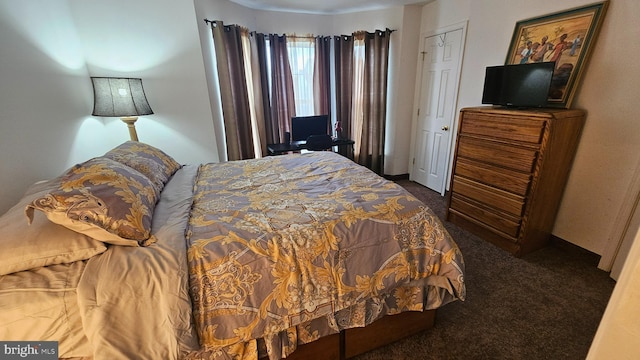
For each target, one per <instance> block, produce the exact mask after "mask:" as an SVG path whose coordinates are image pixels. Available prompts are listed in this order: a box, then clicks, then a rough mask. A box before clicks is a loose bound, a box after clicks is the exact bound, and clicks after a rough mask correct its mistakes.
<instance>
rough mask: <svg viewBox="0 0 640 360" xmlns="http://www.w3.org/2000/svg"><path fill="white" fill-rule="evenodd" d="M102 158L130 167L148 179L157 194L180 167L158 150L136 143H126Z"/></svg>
mask: <svg viewBox="0 0 640 360" xmlns="http://www.w3.org/2000/svg"><path fill="white" fill-rule="evenodd" d="M104 157H106V158H109V159H112V160H115V161H117V162H119V163H122V164H125V165H127V166H129V167H132V168H134V169H136V170H138V171H139V172H141V173H142V174H143V175H144V176H146V177H148V178H149V179H150V180H151V182H153V185H154V186H155V187H156V190H157V191H158V193H159V192H160V191H162V188H164V185H165V184H166V183H167V181H169V179H170V178H171V176H172V175H173V174H174V173H175V172H176V171H178V169H180V167H181V165H180V164H179V163H177V162H176V161H175V160H174V159H173V158H172V157H171V156H169V155H167V154H165V153H164V152H162V151H161V150H160V149H157V148H155V147H153V146H151V145H147V144H144V143H141V142H138V141H127V142H125V143H123V144H121V145H119V146H117V147H116V148H114V149H112V150H110V151H109V152H107V153H106V154H104Z"/></svg>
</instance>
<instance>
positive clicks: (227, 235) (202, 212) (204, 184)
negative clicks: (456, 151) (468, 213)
mask: <svg viewBox="0 0 640 360" xmlns="http://www.w3.org/2000/svg"><path fill="white" fill-rule="evenodd" d="M0 247H1V248H0V319H2V320H1V321H0V340H3V341H18V340H20V341H26V340H39V341H57V342H58V346H59V354H60V357H61V358H93V359H131V358H136V359H271V360H273V359H280V358H308V356H309V354H313V355H315V356H316V357H317V358H335V359H338V358H348V357H352V356H355V355H357V354H359V353H362V352H364V351H368V350H369V349H371V348H373V347H376V346H379V345H381V344H385V343H387V342H389V341H393V340H395V339H396V338H398V337H400V336H405V335H406V334H408V333H411V332H415V331H419V330H422V329H425V328H428V327H429V326H430V325H431V324H432V323H433V314H434V311H435V309H437V308H438V307H441V306H443V305H445V304H447V303H450V302H452V301H456V300H464V297H465V285H464V261H463V257H462V254H461V253H460V250H459V248H458V247H457V245H456V244H455V242H454V241H453V239H451V237H450V236H449V234H448V233H447V231H446V230H445V228H444V227H443V226H442V224H441V222H440V220H439V219H438V218H437V217H436V216H435V215H434V213H433V212H432V211H431V210H430V209H429V208H428V207H426V206H425V205H424V204H423V203H421V202H420V201H418V200H417V199H416V198H415V197H413V196H412V195H411V194H409V193H408V192H407V191H406V190H404V189H403V188H401V187H400V186H398V185H396V184H395V183H393V182H391V181H387V180H385V179H383V178H382V177H379V176H377V175H375V174H374V173H372V172H371V171H369V170H368V169H366V168H364V167H361V166H359V165H356V164H355V163H353V162H352V161H350V160H349V159H347V158H344V157H342V156H340V155H338V154H335V153H333V152H329V151H321V152H311V153H306V154H292V155H281V156H273V157H266V158H262V159H254V160H245V161H233V162H225V163H210V164H201V165H180V164H178V163H177V162H175V160H174V159H173V158H171V157H170V156H169V155H167V154H166V153H164V152H162V151H161V150H160V149H157V148H155V147H152V146H150V145H147V144H144V143H138V142H132V141H129V142H126V143H123V144H122V145H120V146H118V147H116V148H114V149H112V150H111V151H109V152H107V153H106V154H104V155H103V156H100V157H96V158H93V159H90V160H88V161H87V162H85V163H82V164H78V165H76V166H74V167H72V168H71V169H69V170H67V171H65V172H64V173H63V174H62V175H61V176H59V177H58V178H55V179H51V180H47V181H42V182H39V183H36V184H34V185H33V186H31V187H30V188H29V190H28V191H27V192H26V193H25V195H24V196H23V198H22V199H21V200H20V202H19V203H17V204H16V205H15V206H14V207H12V208H11V209H10V210H9V211H8V212H7V213H5V214H4V215H3V216H2V217H0ZM369 329H372V330H369ZM381 329H386V330H389V329H396V330H393V331H390V332H392V334H385V333H387V332H389V331H381ZM387 335H391V337H389V336H387Z"/></svg>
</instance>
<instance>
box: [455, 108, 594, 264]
mask: <svg viewBox="0 0 640 360" xmlns="http://www.w3.org/2000/svg"><path fill="white" fill-rule="evenodd" d="M584 121H585V113H584V112H583V111H582V110H567V109H539V110H538V109H535V110H511V109H505V108H496V107H474V108H465V109H462V110H461V111H460V121H459V126H458V142H457V145H456V150H455V160H454V163H453V173H452V174H453V176H452V179H451V187H450V190H451V191H450V192H449V198H448V203H449V205H448V209H447V220H449V221H451V222H453V223H455V224H457V225H459V226H461V227H462V228H464V229H466V230H468V231H470V232H472V233H474V234H476V235H478V236H479V237H481V238H483V239H485V240H487V241H490V242H492V243H494V244H495V245H497V246H499V247H501V248H503V249H505V250H507V251H509V252H511V253H512V254H513V255H515V256H522V255H524V254H526V253H529V252H531V251H534V250H536V249H539V248H541V247H543V246H545V244H546V243H547V241H548V240H549V237H550V235H551V231H552V230H553V225H554V222H555V218H556V214H557V211H558V206H559V205H560V201H561V200H562V193H563V191H564V187H565V184H566V182H567V177H568V175H569V171H570V169H571V163H572V161H573V158H574V155H575V152H576V148H577V146H578V141H579V139H580V133H581V131H582V127H583V125H584Z"/></svg>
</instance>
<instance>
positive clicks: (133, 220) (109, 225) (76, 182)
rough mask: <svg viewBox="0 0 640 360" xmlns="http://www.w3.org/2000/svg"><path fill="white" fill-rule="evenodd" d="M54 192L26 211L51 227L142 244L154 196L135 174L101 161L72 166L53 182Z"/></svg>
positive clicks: (147, 182)
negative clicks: (41, 216) (37, 213)
mask: <svg viewBox="0 0 640 360" xmlns="http://www.w3.org/2000/svg"><path fill="white" fill-rule="evenodd" d="M56 185H57V186H56V188H55V189H54V190H52V191H50V192H48V193H46V194H43V196H41V197H39V198H37V199H35V200H33V201H32V202H31V203H29V204H28V205H27V207H26V213H27V216H28V217H29V221H31V220H32V219H33V210H34V209H37V210H40V211H42V212H44V213H45V215H46V216H47V218H48V219H49V220H51V221H52V222H54V223H56V224H60V225H62V226H65V227H67V228H69V229H71V230H74V231H77V232H79V233H82V234H85V235H88V236H90V237H92V238H94V239H96V240H100V241H104V242H107V243H111V244H115V245H130V246H137V245H141V246H146V245H149V244H151V243H153V242H154V241H155V239H154V238H152V237H150V234H151V218H152V216H153V210H154V209H155V205H156V202H157V200H158V195H159V193H158V192H157V191H156V190H155V187H154V186H153V184H152V183H151V181H150V180H149V179H148V178H147V177H145V176H144V175H142V174H141V173H140V172H138V171H136V170H134V169H132V168H130V167H128V166H126V165H124V164H121V163H119V162H116V161H113V160H111V159H107V158H104V157H98V158H93V159H91V160H89V161H87V162H85V163H82V164H79V165H76V166H74V167H72V168H71V169H69V171H67V172H66V173H65V174H63V175H62V176H60V177H59V178H57V179H56Z"/></svg>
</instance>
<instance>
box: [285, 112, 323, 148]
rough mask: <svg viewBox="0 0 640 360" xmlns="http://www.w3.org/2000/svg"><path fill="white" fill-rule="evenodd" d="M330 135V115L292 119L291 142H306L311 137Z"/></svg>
mask: <svg viewBox="0 0 640 360" xmlns="http://www.w3.org/2000/svg"><path fill="white" fill-rule="evenodd" d="M327 134H329V115H314V116H295V117H292V118H291V141H292V142H301V141H306V140H307V138H308V137H309V136H311V135H327Z"/></svg>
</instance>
